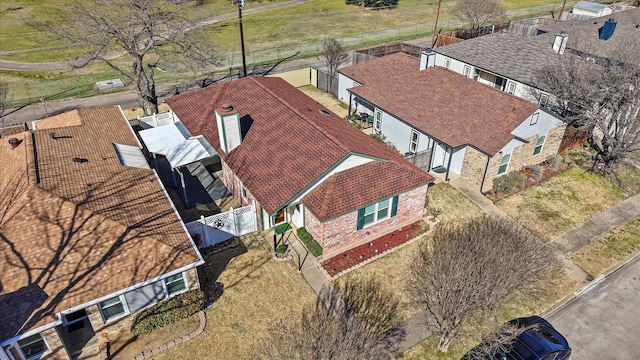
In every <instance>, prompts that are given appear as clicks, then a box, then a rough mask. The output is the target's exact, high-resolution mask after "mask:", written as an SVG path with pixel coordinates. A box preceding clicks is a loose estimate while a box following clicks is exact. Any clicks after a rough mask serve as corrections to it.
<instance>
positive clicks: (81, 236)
mask: <svg viewBox="0 0 640 360" xmlns="http://www.w3.org/2000/svg"><path fill="white" fill-rule="evenodd" d="M56 118H58V117H53V118H50V119H47V121H44V122H42V123H41V124H44V128H45V129H43V130H35V131H33V132H25V133H22V134H20V135H19V136H15V138H17V139H19V140H21V142H20V144H18V146H17V147H16V148H14V149H12V147H11V145H10V144H9V142H8V141H7V139H6V138H3V139H0V175H1V176H0V210H1V211H0V234H1V235H2V240H0V253H1V254H3V258H2V260H1V261H0V284H2V287H1V288H0V318H1V319H2V321H0V340H4V339H7V338H11V337H13V336H15V335H17V334H20V333H23V332H25V331H27V330H29V329H33V328H36V327H39V326H43V325H46V324H48V323H51V322H53V321H55V320H56V318H55V316H54V314H55V313H57V312H60V311H63V310H66V309H70V308H72V307H74V306H78V305H81V304H83V303H86V302H89V301H93V300H95V299H97V298H100V297H103V296H106V295H109V294H112V293H114V292H117V291H120V290H123V289H125V288H128V287H131V286H134V285H136V284H139V283H141V282H144V281H146V280H149V279H153V278H155V277H157V276H160V275H163V274H165V273H167V272H170V271H172V270H177V269H180V268H182V267H184V266H188V265H192V264H194V263H196V262H197V261H198V260H199V255H198V253H197V251H196V250H195V248H194V247H193V246H192V242H191V239H190V238H189V236H188V234H187V233H186V232H185V230H184V227H183V225H182V224H181V222H180V220H179V218H178V216H177V214H176V213H175V212H174V209H173V205H172V204H171V202H170V201H169V200H168V198H167V197H166V195H165V192H164V189H163V187H162V186H161V184H160V183H159V181H157V178H156V176H155V175H154V174H153V171H152V170H150V169H139V168H131V167H127V166H123V165H121V164H120V160H119V159H118V156H117V154H116V152H115V150H114V146H113V144H114V143H119V144H123V145H130V146H135V147H138V143H137V141H136V139H135V136H134V135H133V133H132V131H131V129H130V128H129V127H128V126H127V124H126V123H125V121H126V120H125V119H124V116H123V114H122V112H121V111H120V109H119V108H117V107H113V108H100V109H82V110H75V111H72V112H70V113H66V114H62V115H61V116H60V117H59V118H60V119H62V120H63V121H62V122H63V123H64V124H65V125H68V124H76V126H68V127H58V128H55V127H53V124H55V120H56ZM70 119H71V120H72V121H71V122H69V120H70ZM38 125H40V124H38ZM50 133H53V136H52V135H50ZM34 155H35V156H34ZM74 157H78V158H82V159H85V160H86V161H83V162H74V161H73V160H72V158H74Z"/></svg>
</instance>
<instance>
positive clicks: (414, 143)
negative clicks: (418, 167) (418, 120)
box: [409, 129, 420, 154]
mask: <svg viewBox="0 0 640 360" xmlns="http://www.w3.org/2000/svg"><path fill="white" fill-rule="evenodd" d="M419 140H420V133H418V132H417V131H415V130H413V129H411V137H410V138H409V152H412V153H414V154H415V153H416V152H418V141H419Z"/></svg>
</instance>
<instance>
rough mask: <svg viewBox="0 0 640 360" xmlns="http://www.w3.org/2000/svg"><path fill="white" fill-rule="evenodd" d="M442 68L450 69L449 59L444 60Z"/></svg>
mask: <svg viewBox="0 0 640 360" xmlns="http://www.w3.org/2000/svg"><path fill="white" fill-rule="evenodd" d="M444 67H446V68H447V69H450V68H451V59H449V58H445V59H444Z"/></svg>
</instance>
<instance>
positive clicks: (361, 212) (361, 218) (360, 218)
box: [356, 208, 364, 230]
mask: <svg viewBox="0 0 640 360" xmlns="http://www.w3.org/2000/svg"><path fill="white" fill-rule="evenodd" d="M363 227H364V208H362V209H358V226H357V228H356V229H357V230H360V229H362V228H363Z"/></svg>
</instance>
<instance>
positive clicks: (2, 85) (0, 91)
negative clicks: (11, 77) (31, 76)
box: [0, 79, 9, 127]
mask: <svg viewBox="0 0 640 360" xmlns="http://www.w3.org/2000/svg"><path fill="white" fill-rule="evenodd" d="M8 94H9V85H8V84H7V83H6V82H5V81H3V80H2V79H0V119H2V125H1V126H2V127H4V112H5V111H6V110H7V107H8V106H9V100H8V98H7V95H8Z"/></svg>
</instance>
